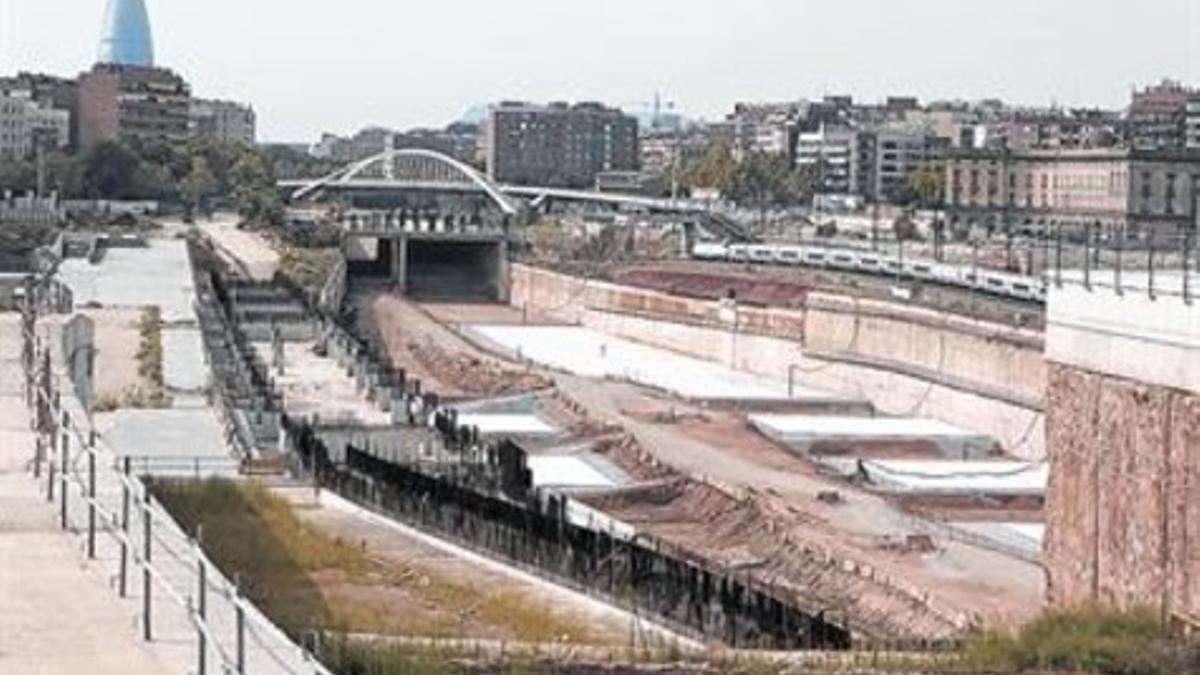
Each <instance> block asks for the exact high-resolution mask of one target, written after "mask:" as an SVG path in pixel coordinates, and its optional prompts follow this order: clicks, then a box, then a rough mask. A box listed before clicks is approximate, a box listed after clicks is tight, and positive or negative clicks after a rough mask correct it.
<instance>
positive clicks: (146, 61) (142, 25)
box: [99, 0, 154, 68]
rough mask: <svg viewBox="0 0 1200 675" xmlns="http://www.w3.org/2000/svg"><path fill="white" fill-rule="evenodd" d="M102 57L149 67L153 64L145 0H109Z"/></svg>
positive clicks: (101, 40)
mask: <svg viewBox="0 0 1200 675" xmlns="http://www.w3.org/2000/svg"><path fill="white" fill-rule="evenodd" d="M99 60H100V63H115V64H120V65H126V66H143V67H147V68H149V67H151V66H153V65H154V43H153V42H152V41H151V39H150V17H149V16H148V15H147V14H146V4H145V2H143V0H108V10H107V11H106V12H105V13H104V33H103V34H102V35H101V36H100V59H99Z"/></svg>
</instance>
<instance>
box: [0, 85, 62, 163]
mask: <svg viewBox="0 0 1200 675" xmlns="http://www.w3.org/2000/svg"><path fill="white" fill-rule="evenodd" d="M70 139H71V113H70V111H67V110H61V109H58V108H54V107H51V105H50V104H49V102H48V101H44V100H43V101H39V100H37V99H35V98H34V95H33V92H32V91H30V90H28V89H4V88H0V161H14V160H23V159H29V158H30V157H33V156H34V155H35V154H36V152H37V151H38V149H42V150H50V149H63V148H66V147H67V146H68V144H69V143H70Z"/></svg>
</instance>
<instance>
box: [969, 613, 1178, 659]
mask: <svg viewBox="0 0 1200 675" xmlns="http://www.w3.org/2000/svg"><path fill="white" fill-rule="evenodd" d="M965 657H966V660H967V661H968V662H969V663H970V664H971V665H973V666H974V667H977V668H982V669H991V670H1001V671H1008V672H1023V671H1030V670H1051V671H1065V672H1087V673H1103V674H1104V675H1184V674H1185V673H1196V672H1200V646H1198V645H1195V644H1189V643H1187V642H1184V641H1181V640H1176V639H1173V638H1172V637H1171V635H1170V634H1169V632H1168V630H1167V628H1166V626H1164V625H1163V623H1162V621H1161V620H1160V618H1159V616H1158V613H1157V612H1155V611H1153V610H1149V609H1139V610H1133V611H1128V612H1120V611H1116V610H1112V609H1107V608H1104V607H1099V606H1084V607H1079V608H1076V609H1070V610H1052V611H1048V612H1046V613H1045V614H1043V615H1042V616H1041V617H1040V618H1038V619H1036V620H1035V621H1033V622H1031V623H1029V624H1026V625H1025V626H1023V627H1022V628H1020V629H1019V630H1017V631H1016V632H1013V633H1005V632H989V633H985V634H981V635H978V636H976V637H975V638H973V639H972V640H971V641H970V642H969V643H968V645H967V648H966V651H965Z"/></svg>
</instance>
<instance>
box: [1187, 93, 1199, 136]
mask: <svg viewBox="0 0 1200 675" xmlns="http://www.w3.org/2000/svg"><path fill="white" fill-rule="evenodd" d="M1184 122H1185V137H1184V145H1186V146H1187V147H1189V148H1200V92H1197V93H1194V94H1192V95H1191V96H1190V97H1188V102H1187V113H1186V117H1185V121H1184Z"/></svg>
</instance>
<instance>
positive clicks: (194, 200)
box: [183, 155, 220, 212]
mask: <svg viewBox="0 0 1200 675" xmlns="http://www.w3.org/2000/svg"><path fill="white" fill-rule="evenodd" d="M219 187H220V185H219V184H218V183H217V177H216V176H215V175H213V171H212V169H211V168H210V167H209V165H208V160H207V159H205V158H204V157H203V156H202V155H197V156H194V157H192V168H191V170H190V171H188V174H187V176H185V177H184V179H183V193H184V194H185V195H186V196H187V198H188V201H189V205H190V206H191V208H192V209H193V211H197V212H198V211H202V210H203V209H204V205H205V203H206V200H207V199H208V198H209V197H210V196H212V195H213V194H215V193H216V192H217V189H218V188H219Z"/></svg>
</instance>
